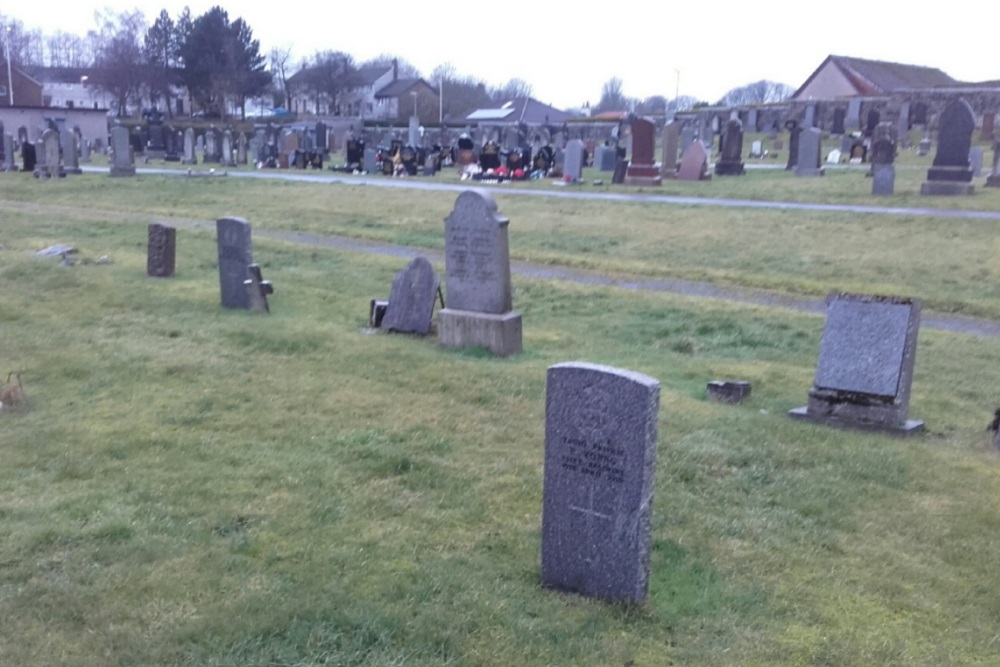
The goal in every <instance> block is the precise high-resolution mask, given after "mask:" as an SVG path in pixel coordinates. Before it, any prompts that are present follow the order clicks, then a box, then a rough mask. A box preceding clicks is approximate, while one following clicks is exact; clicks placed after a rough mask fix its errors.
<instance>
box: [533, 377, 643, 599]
mask: <svg viewBox="0 0 1000 667" xmlns="http://www.w3.org/2000/svg"><path fill="white" fill-rule="evenodd" d="M659 403H660V383H659V382H657V381H656V380H654V379H653V378H651V377H648V376H646V375H642V374H640V373H635V372H633V371H628V370H623V369H619V368H611V367H608V366H598V365H594V364H587V363H579V362H576V363H564V364H556V365H555V366H550V367H549V369H548V373H547V377H546V385H545V482H544V489H543V500H542V557H541V561H542V563H541V583H542V585H543V586H545V587H548V588H554V589H557V590H563V591H569V592H574V593H579V594H581V595H586V596H590V597H596V598H601V599H606V600H615V601H627V602H636V603H641V602H644V601H645V600H646V595H647V591H648V583H649V555H650V545H651V542H650V519H651V516H652V506H653V481H654V476H655V472H656V439H657V413H658V411H659Z"/></svg>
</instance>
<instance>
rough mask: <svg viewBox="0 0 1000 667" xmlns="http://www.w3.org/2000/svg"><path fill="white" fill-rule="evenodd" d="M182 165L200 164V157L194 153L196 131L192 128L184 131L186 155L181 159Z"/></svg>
mask: <svg viewBox="0 0 1000 667" xmlns="http://www.w3.org/2000/svg"><path fill="white" fill-rule="evenodd" d="M181 164H198V156H197V155H196V154H195V152H194V130H193V129H192V128H190V127H189V128H188V129H186V130H184V155H183V156H182V157H181Z"/></svg>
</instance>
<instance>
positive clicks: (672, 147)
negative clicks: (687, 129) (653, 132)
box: [660, 120, 681, 178]
mask: <svg viewBox="0 0 1000 667" xmlns="http://www.w3.org/2000/svg"><path fill="white" fill-rule="evenodd" d="M680 130H681V124H680V122H679V121H676V120H674V121H671V122H669V123H667V124H666V126H665V127H664V128H663V148H662V152H663V154H662V156H661V158H660V176H661V177H663V178H676V177H677V142H678V140H679V138H680Z"/></svg>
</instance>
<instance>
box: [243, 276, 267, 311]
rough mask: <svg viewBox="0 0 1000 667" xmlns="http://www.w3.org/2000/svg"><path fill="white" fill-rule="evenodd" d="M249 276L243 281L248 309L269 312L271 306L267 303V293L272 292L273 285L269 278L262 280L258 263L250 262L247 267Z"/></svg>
mask: <svg viewBox="0 0 1000 667" xmlns="http://www.w3.org/2000/svg"><path fill="white" fill-rule="evenodd" d="M247 273H249V274H250V277H249V278H247V279H246V280H244V281H243V287H245V288H246V291H247V297H248V300H249V304H250V305H249V309H250V310H256V311H259V312H264V313H270V312H271V308H270V306H268V304H267V295H268V294H274V286H273V285H272V284H271V281H270V280H264V277H263V276H262V275H261V273H260V264H251V265H249V266H248V267H247Z"/></svg>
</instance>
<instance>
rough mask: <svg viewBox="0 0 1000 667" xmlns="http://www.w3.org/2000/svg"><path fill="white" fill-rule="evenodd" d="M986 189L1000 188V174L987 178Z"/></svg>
mask: <svg viewBox="0 0 1000 667" xmlns="http://www.w3.org/2000/svg"><path fill="white" fill-rule="evenodd" d="M986 187H988V188H1000V174H995V175H991V176H987V177H986Z"/></svg>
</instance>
